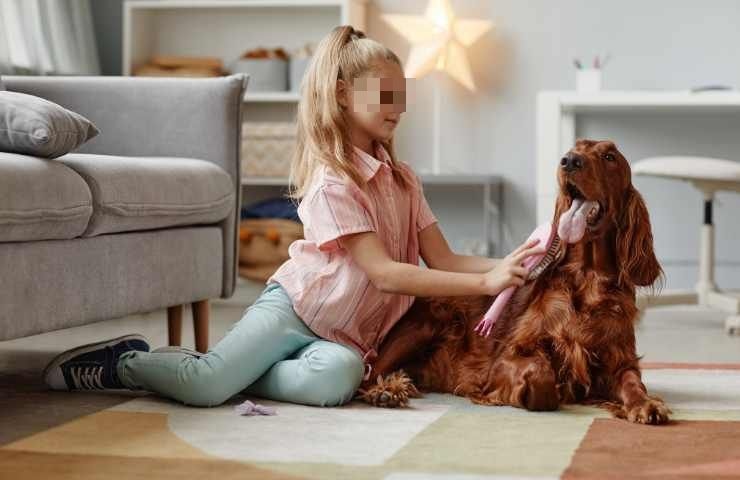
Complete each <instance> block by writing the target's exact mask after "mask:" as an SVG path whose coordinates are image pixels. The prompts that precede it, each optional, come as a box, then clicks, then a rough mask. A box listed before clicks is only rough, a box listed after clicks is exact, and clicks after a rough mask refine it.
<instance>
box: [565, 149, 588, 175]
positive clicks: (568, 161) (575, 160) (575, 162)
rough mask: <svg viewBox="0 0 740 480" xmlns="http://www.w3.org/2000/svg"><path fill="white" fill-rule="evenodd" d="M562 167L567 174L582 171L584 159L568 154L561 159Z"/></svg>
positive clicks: (574, 154)
mask: <svg viewBox="0 0 740 480" xmlns="http://www.w3.org/2000/svg"><path fill="white" fill-rule="evenodd" d="M560 166H561V167H563V170H565V171H566V172H572V171H573V170H580V169H581V168H583V158H582V157H581V156H580V155H578V154H576V153H573V152H568V153H567V154H566V155H565V156H564V157H563V158H561V159H560Z"/></svg>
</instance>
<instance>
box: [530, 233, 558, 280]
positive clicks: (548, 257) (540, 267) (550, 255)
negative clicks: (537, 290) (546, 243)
mask: <svg viewBox="0 0 740 480" xmlns="http://www.w3.org/2000/svg"><path fill="white" fill-rule="evenodd" d="M559 253H560V237H559V236H557V235H555V237H554V238H553V239H552V242H551V243H550V247H549V248H548V249H547V252H545V256H544V257H542V260H540V261H539V262H538V263H537V265H535V266H534V268H533V269H532V270H530V272H529V275H528V276H527V280H534V279H535V278H537V277H539V276H540V274H542V272H544V271H545V269H547V267H549V266H550V265H551V264H552V262H554V261H555V260H557V258H558V254H559Z"/></svg>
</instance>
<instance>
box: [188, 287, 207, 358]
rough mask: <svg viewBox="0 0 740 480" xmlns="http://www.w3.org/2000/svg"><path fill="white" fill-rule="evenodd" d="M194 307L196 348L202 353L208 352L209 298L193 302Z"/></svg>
mask: <svg viewBox="0 0 740 480" xmlns="http://www.w3.org/2000/svg"><path fill="white" fill-rule="evenodd" d="M192 309H193V329H194V333H195V349H196V350H197V351H199V352H201V353H206V352H207V351H208V313H209V304H208V300H201V301H199V302H193V304H192Z"/></svg>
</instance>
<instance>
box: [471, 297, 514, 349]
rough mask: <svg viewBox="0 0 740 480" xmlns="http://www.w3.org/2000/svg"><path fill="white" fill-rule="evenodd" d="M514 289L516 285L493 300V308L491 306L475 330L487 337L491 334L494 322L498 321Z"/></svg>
mask: <svg viewBox="0 0 740 480" xmlns="http://www.w3.org/2000/svg"><path fill="white" fill-rule="evenodd" d="M514 290H516V287H508V288H506V289H505V290H504V291H503V292H501V293H499V294H498V296H497V297H496V300H494V301H493V305H491V308H489V309H488V311H487V312H486V314H485V315H483V319H482V320H481V321H480V322H478V325H477V326H476V327H475V332H477V333H478V334H480V335H481V336H483V337H487V336H489V335H490V334H491V330H493V324H494V323H496V320H497V319H498V317H499V315H501V312H503V311H504V307H506V304H507V303H509V299H510V298H511V296H512V295H514Z"/></svg>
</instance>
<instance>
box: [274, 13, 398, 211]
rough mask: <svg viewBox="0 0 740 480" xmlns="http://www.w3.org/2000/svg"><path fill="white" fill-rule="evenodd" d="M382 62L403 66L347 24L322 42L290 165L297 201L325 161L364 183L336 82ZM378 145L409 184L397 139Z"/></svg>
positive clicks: (306, 85) (304, 85) (304, 93)
mask: <svg viewBox="0 0 740 480" xmlns="http://www.w3.org/2000/svg"><path fill="white" fill-rule="evenodd" d="M383 62H393V63H396V64H397V65H399V66H402V65H401V60H399V58H398V56H396V54H395V53H393V52H392V51H391V50H390V49H389V48H387V47H385V46H383V45H381V44H380V43H378V42H376V41H375V40H371V39H369V38H367V37H365V34H364V33H363V32H361V31H359V30H355V29H354V28H352V27H351V26H348V25H344V26H340V27H336V28H335V29H334V30H332V32H331V33H330V34H329V35H327V36H326V37H324V39H323V40H322V41H321V42H320V43H319V45H318V47H317V49H316V52H315V54H314V56H313V58H312V60H311V62H310V64H309V66H308V69H307V70H306V74H305V75H304V77H303V81H302V82H301V99H300V102H299V103H298V115H297V131H296V150H295V154H294V157H293V161H292V163H291V167H290V185H291V187H290V192H289V195H288V196H289V197H290V198H292V199H294V200H297V199H300V198H302V197H303V196H304V195H305V194H306V191H307V190H308V188H309V186H310V184H311V180H312V178H313V175H314V173H315V172H316V169H317V168H318V167H319V166H321V165H326V166H328V167H330V168H331V169H333V170H334V171H335V172H336V173H338V174H340V175H344V176H346V177H349V178H350V179H352V181H354V182H355V183H356V184H357V185H358V186H359V187H360V188H363V187H364V182H363V180H362V177H361V176H360V173H359V171H358V170H357V168H356V167H355V165H354V164H353V162H352V157H351V155H352V154H353V151H352V142H351V140H350V134H349V124H348V117H347V113H346V112H345V111H344V109H343V108H342V107H341V105H340V104H339V101H338V100H337V83H338V81H339V80H340V79H341V80H343V81H344V82H345V83H346V84H347V85H352V83H353V81H354V79H355V78H358V77H360V76H362V75H363V74H365V73H367V72H369V71H372V70H373V69H374V68H376V67H377V66H378V65H382V63H383ZM380 143H381V144H382V145H383V147H385V149H386V151H387V152H388V154H389V156H390V158H391V165H390V166H391V169H392V171H393V177H394V178H395V179H396V180H397V181H400V182H401V184H402V185H404V186H408V185H409V184H408V181H407V179H406V178H405V176H404V175H403V172H402V171H401V169H400V167H399V165H398V161H397V160H396V156H395V153H394V151H393V140H392V139H391V140H389V141H387V142H380Z"/></svg>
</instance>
